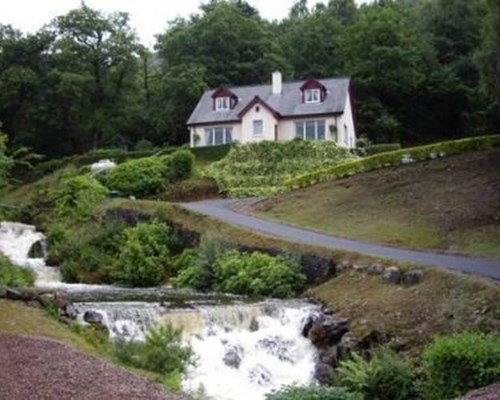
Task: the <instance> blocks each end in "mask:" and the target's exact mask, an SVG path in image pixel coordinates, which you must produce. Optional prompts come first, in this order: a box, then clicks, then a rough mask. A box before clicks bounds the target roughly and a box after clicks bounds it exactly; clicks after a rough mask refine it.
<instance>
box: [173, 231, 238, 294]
mask: <svg viewBox="0 0 500 400" xmlns="http://www.w3.org/2000/svg"><path fill="white" fill-rule="evenodd" d="M232 248H233V246H232V245H231V244H229V243H228V242H226V241H224V240H222V239H219V238H216V237H211V236H203V237H202V238H201V241H200V245H199V247H198V248H197V249H196V250H192V249H186V250H184V252H183V253H182V255H181V256H180V257H179V259H178V260H177V263H176V265H177V267H176V270H177V271H179V273H178V275H177V276H176V277H175V279H173V281H172V283H173V285H174V286H175V287H189V288H192V289H196V290H201V291H208V290H211V289H212V287H213V285H214V283H215V281H214V265H215V264H216V263H217V261H218V260H219V259H220V258H221V257H222V256H223V255H224V253H226V252H227V251H228V250H230V249H232Z"/></svg>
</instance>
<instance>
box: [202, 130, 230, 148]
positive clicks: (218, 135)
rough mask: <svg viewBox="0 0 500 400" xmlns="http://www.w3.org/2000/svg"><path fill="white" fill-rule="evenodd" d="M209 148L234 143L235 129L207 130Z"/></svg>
mask: <svg viewBox="0 0 500 400" xmlns="http://www.w3.org/2000/svg"><path fill="white" fill-rule="evenodd" d="M205 135H206V143H207V146H218V145H221V144H227V143H231V142H232V141H233V128H230V127H217V128H205Z"/></svg>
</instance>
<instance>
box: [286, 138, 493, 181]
mask: <svg viewBox="0 0 500 400" xmlns="http://www.w3.org/2000/svg"><path fill="white" fill-rule="evenodd" d="M498 146H500V135H491V136H478V137H473V138H466V139H460V140H452V141H447V142H440V143H435V144H430V145H426V146H419V147H410V148H407V149H401V150H396V151H390V152H387V153H381V154H375V155H372V156H369V157H365V158H361V159H357V160H353V161H347V162H344V163H341V164H339V165H337V166H334V167H330V168H322V169H320V170H318V171H316V172H312V173H308V174H304V175H301V176H298V177H295V178H292V179H289V180H287V181H286V182H285V184H286V186H287V187H288V188H289V189H298V188H302V187H307V186H311V185H314V184H315V183H318V182H322V181H328V180H336V179H341V178H344V177H346V176H351V175H355V174H358V173H361V172H366V171H371V170H374V169H379V168H385V167H389V166H396V165H401V164H402V163H404V162H412V161H423V160H429V159H432V158H436V157H439V156H446V155H452V154H459V153H463V152H467V151H474V150H485V149H490V148H493V147H498ZM405 160H406V161H405Z"/></svg>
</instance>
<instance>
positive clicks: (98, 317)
mask: <svg viewBox="0 0 500 400" xmlns="http://www.w3.org/2000/svg"><path fill="white" fill-rule="evenodd" d="M103 319H104V318H103V316H102V314H101V313H99V312H97V311H85V313H84V314H83V320H84V321H85V322H87V323H89V324H96V325H102V322H103Z"/></svg>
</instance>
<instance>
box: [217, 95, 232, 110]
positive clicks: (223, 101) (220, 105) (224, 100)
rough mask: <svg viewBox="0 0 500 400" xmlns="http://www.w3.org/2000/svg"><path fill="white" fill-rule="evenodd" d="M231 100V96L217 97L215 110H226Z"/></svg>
mask: <svg viewBox="0 0 500 400" xmlns="http://www.w3.org/2000/svg"><path fill="white" fill-rule="evenodd" d="M230 104H231V102H230V99H229V97H217V98H216V99H215V110H216V111H225V110H229V108H230V107H229V106H230Z"/></svg>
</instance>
